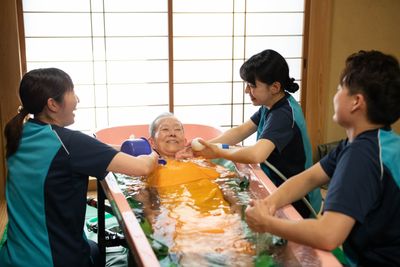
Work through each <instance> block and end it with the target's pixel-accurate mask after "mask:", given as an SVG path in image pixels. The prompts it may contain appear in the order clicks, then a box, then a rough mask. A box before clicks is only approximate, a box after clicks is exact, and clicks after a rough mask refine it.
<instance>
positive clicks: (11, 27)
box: [0, 0, 21, 200]
mask: <svg viewBox="0 0 400 267" xmlns="http://www.w3.org/2000/svg"><path fill="white" fill-rule="evenodd" d="M17 1H18V0H7V1H1V2H0V70H1V71H0V126H1V133H0V147H1V149H0V200H3V199H4V188H5V179H6V165H5V149H4V147H5V139H4V127H5V125H6V123H7V122H8V121H9V120H10V119H11V118H12V117H13V116H15V115H16V113H17V109H18V106H19V105H20V102H19V98H18V94H17V92H18V86H19V82H20V80H21V53H20V51H21V50H20V42H19V33H20V31H19V30H18V27H19V26H18V25H19V23H18V21H19V18H18V12H17V10H18V6H19V5H18V2H17ZM19 3H20V2H19ZM19 7H20V6H19Z"/></svg>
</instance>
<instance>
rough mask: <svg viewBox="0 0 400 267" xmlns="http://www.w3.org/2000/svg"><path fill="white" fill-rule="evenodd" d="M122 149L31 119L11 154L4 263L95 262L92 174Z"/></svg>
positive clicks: (101, 175)
mask: <svg viewBox="0 0 400 267" xmlns="http://www.w3.org/2000/svg"><path fill="white" fill-rule="evenodd" d="M117 153H118V151H116V150H114V149H113V148H111V147H109V146H107V145H105V144H103V143H101V142H99V141H98V140H96V139H94V138H92V137H90V136H88V135H86V134H83V133H81V132H79V131H72V130H69V129H66V128H62V127H58V126H54V125H49V124H44V123H41V122H39V121H37V120H32V119H31V120H29V121H28V122H27V123H25V124H24V127H23V132H22V138H21V141H20V145H19V148H18V150H17V152H16V153H15V154H13V155H11V156H10V157H9V158H8V159H7V167H8V177H7V184H6V198H7V209H8V215H9V223H8V234H7V241H6V243H5V244H4V246H3V248H2V249H1V251H0V266H2V267H6V266H41V267H43V266H68V267H70V266H90V248H89V245H88V243H87V240H86V237H85V236H84V220H85V211H86V194H87V187H88V176H94V177H97V178H99V179H103V178H104V176H105V174H106V169H107V167H108V165H109V163H110V162H111V160H112V159H113V158H114V156H115V155H116V154H117Z"/></svg>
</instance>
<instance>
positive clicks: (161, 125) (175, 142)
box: [150, 117, 186, 157]
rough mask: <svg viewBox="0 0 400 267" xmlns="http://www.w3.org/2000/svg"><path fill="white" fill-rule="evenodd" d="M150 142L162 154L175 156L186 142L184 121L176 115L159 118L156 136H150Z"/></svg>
mask: <svg viewBox="0 0 400 267" xmlns="http://www.w3.org/2000/svg"><path fill="white" fill-rule="evenodd" d="M150 142H151V144H152V146H153V148H154V149H155V150H157V151H158V153H160V155H162V156H164V157H175V153H176V152H178V151H179V150H182V149H183V148H184V147H185V144H186V138H185V135H184V132H183V127H182V123H181V122H180V121H179V120H178V119H177V118H175V117H167V118H161V119H159V121H158V122H157V128H156V131H155V135H154V138H150Z"/></svg>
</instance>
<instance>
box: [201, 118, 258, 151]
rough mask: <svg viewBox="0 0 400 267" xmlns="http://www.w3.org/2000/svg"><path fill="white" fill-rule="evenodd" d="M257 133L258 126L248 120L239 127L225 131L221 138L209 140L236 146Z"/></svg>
mask: <svg viewBox="0 0 400 267" xmlns="http://www.w3.org/2000/svg"><path fill="white" fill-rule="evenodd" d="M256 131H257V125H255V124H254V122H253V121H252V120H248V121H246V122H245V123H243V124H241V125H239V126H237V127H234V128H231V129H229V130H227V131H225V132H224V133H222V134H221V135H220V136H217V137H215V138H213V139H210V140H208V142H210V143H221V144H229V145H236V144H238V143H240V142H242V141H243V140H244V139H246V138H247V137H249V136H250V135H252V134H253V133H254V132H256Z"/></svg>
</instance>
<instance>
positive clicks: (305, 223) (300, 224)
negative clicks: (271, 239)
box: [246, 203, 355, 250]
mask: <svg viewBox="0 0 400 267" xmlns="http://www.w3.org/2000/svg"><path fill="white" fill-rule="evenodd" d="M263 208H264V206H261V203H257V204H255V205H254V206H249V207H248V208H247V209H246V221H247V223H248V225H249V227H250V228H251V229H253V230H255V231H257V232H269V233H272V234H274V235H277V236H280V237H282V238H284V239H287V240H291V241H294V242H296V243H300V244H305V245H308V246H312V247H314V248H319V249H324V250H333V249H335V248H336V247H338V246H340V245H341V244H342V243H343V242H344V241H345V239H346V238H347V236H348V235H349V233H350V231H351V229H352V228H353V226H354V224H355V220H354V219H353V218H352V217H349V216H347V215H345V214H342V213H339V212H333V211H326V212H325V213H324V214H323V216H321V217H320V218H318V219H305V220H298V221H291V220H288V219H281V218H277V217H274V216H272V215H269V214H268V213H267V212H266V211H265V210H264V209H263ZM260 210H261V211H260Z"/></svg>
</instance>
